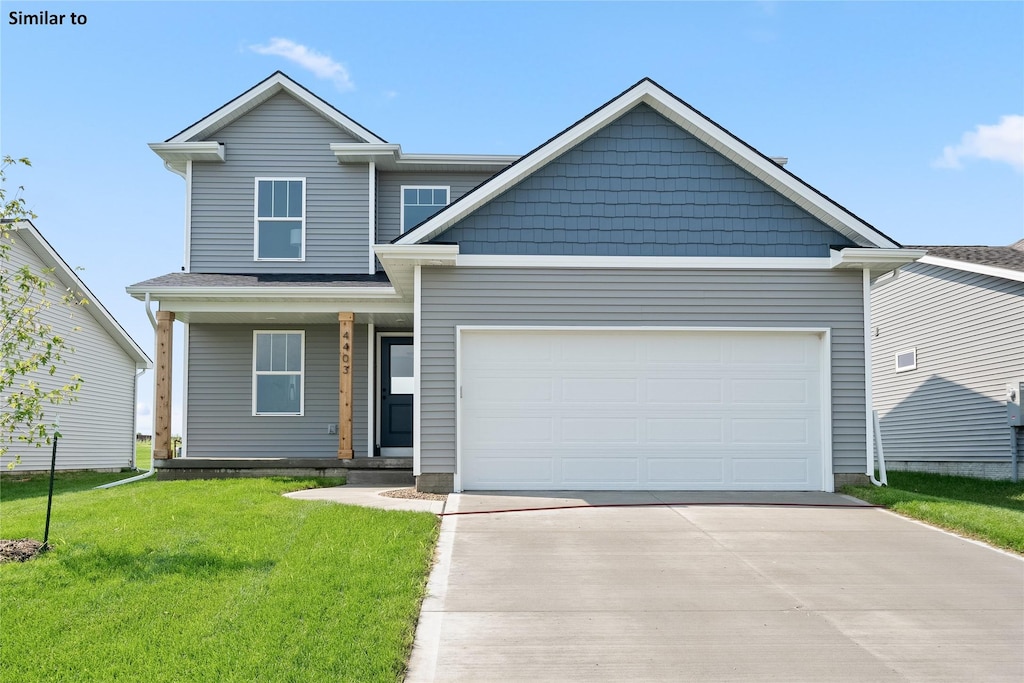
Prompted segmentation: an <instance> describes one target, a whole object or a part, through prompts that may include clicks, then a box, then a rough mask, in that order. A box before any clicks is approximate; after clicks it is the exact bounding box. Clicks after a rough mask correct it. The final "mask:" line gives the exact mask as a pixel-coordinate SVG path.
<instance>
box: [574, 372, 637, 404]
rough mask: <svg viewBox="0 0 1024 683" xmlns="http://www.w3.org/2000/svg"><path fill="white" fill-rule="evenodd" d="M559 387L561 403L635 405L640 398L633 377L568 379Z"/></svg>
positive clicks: (635, 380)
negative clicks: (624, 403)
mask: <svg viewBox="0 0 1024 683" xmlns="http://www.w3.org/2000/svg"><path fill="white" fill-rule="evenodd" d="M560 386H561V389H562V392H561V396H562V401H563V402H577V403H623V402H628V403H636V401H637V400H638V398H639V396H640V388H639V386H638V380H637V379H636V378H635V377H621V378H614V377H612V378H607V377H586V378H583V377H578V378H577V377H569V378H565V379H563V380H562V381H561V382H560Z"/></svg>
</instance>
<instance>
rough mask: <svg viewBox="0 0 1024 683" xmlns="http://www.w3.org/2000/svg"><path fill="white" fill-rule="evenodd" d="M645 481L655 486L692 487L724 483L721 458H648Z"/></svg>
mask: <svg viewBox="0 0 1024 683" xmlns="http://www.w3.org/2000/svg"><path fill="white" fill-rule="evenodd" d="M647 481H648V484H649V485H658V486H656V488H669V489H673V488H678V489H693V488H704V487H706V486H707V485H708V484H724V483H725V463H724V461H723V460H722V459H721V458H679V457H675V458H648V459H647Z"/></svg>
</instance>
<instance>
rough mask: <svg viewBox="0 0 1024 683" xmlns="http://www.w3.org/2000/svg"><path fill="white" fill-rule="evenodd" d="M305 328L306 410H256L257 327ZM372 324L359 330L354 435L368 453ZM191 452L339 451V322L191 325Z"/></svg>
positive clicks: (270, 454) (315, 454) (358, 449)
mask: <svg viewBox="0 0 1024 683" xmlns="http://www.w3.org/2000/svg"><path fill="white" fill-rule="evenodd" d="M256 329H259V330H278V329H280V330H305V333H306V365H305V368H304V384H305V386H304V392H305V414H304V415H302V416H254V415H253V414H252V374H253V368H252V345H253V330H256ZM366 334H367V332H366V326H365V325H356V326H355V329H354V337H355V349H354V352H355V353H354V358H353V372H354V375H353V377H352V422H353V429H352V440H353V447H354V448H353V450H354V451H355V454H356V455H357V456H365V455H366V420H367V416H366V363H367V354H366ZM188 336H189V349H188V396H187V397H186V415H185V419H186V420H187V432H186V433H187V440H188V442H187V444H186V447H187V455H188V457H204V458H231V457H239V458H282V457H297V458H333V457H337V454H338V436H337V435H336V434H328V433H327V426H328V425H331V424H338V326H337V325H309V326H305V327H303V326H301V325H259V326H252V325H207V324H192V325H190V326H189V335H188Z"/></svg>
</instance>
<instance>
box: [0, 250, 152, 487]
mask: <svg viewBox="0 0 1024 683" xmlns="http://www.w3.org/2000/svg"><path fill="white" fill-rule="evenodd" d="M25 265H28V266H29V267H30V268H31V269H32V270H33V271H34V272H36V273H37V274H39V273H42V272H43V270H44V266H43V264H42V262H41V261H40V260H39V258H38V257H37V256H36V255H35V254H34V253H33V252H32V251H31V250H30V249H29V248H28V247H27V246H25V244H24V243H23V242H22V241H21V240H19V239H18V238H17V236H15V244H14V248H13V249H12V251H11V261H10V266H11V267H12V268H21V267H22V266H25ZM64 291H65V286H64V285H63V284H60V283H55V284H54V285H53V287H52V288H51V289H50V291H49V294H48V298H49V299H50V301H52V302H54V303H53V305H52V306H51V307H50V308H49V309H48V310H44V311H43V312H42V313H41V315H40V317H41V319H42V321H43V322H45V323H46V324H49V325H52V326H53V329H54V332H55V333H57V334H60V335H62V336H64V337H65V338H66V339H67V341H68V345H69V346H70V347H72V348H73V349H74V353H68V354H66V355H65V360H66V363H64V364H63V365H58V369H57V373H56V374H55V375H54V376H52V377H51V376H50V375H49V374H48V373H46V372H36V373H33V374H32V376H31V379H32V380H34V381H35V382H36V383H38V384H39V385H40V386H41V387H43V388H44V389H46V390H49V389H53V388H56V387H59V386H63V385H64V384H66V383H67V382H68V381H69V379H70V377H71V376H72V375H74V374H78V375H81V377H82V380H83V381H82V388H81V390H80V391H78V392H77V393H76V394H74V396H75V399H76V400H75V401H73V402H71V403H63V404H60V405H51V404H45V406H44V410H45V416H44V419H45V421H46V422H52V421H53V420H54V418H55V417H59V418H60V433H61V435H62V438H61V439H60V442H59V444H58V448H57V469H60V470H81V469H121V468H126V467H131V466H132V464H133V461H134V454H135V372H136V370H135V361H134V360H133V359H132V358H131V357H130V356H129V355H128V354H127V353H126V352H125V351H124V349H123V348H121V346H120V345H119V344H118V343H117V342H116V341H114V340H113V339H112V338H111V337H110V335H109V334H108V333H107V331H106V330H105V329H104V328H103V327H101V326H100V324H99V323H98V322H97V321H96V320H95V319H94V318H93V317H92V314H91V313H90V312H89V310H88V308H89V307H88V306H85V307H82V308H75V309H68V308H66V307H64V306H62V305H60V304H59V303H57V302H58V301H59V299H60V297H61V296H62V295H63V294H64ZM75 328H79V329H77V330H76V329H75ZM19 383H20V382H19ZM16 455H20V456H21V464H19V465H18V466H17V470H19V471H29V470H44V469H49V468H50V455H51V449H50V448H49V447H48V446H45V445H44V446H43V447H41V448H34V447H27V448H26V447H25V446H24V445H22V444H19V443H18V442H14V443H13V444H11V450H10V451H9V452H8V456H9V457H7V458H5V462H4V464H6V462H8V461H10V460H11V459H13V456H16Z"/></svg>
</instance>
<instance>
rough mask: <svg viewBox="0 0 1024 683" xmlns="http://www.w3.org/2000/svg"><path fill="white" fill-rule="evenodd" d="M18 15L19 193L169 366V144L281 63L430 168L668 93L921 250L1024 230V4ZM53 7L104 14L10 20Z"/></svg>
mask: <svg viewBox="0 0 1024 683" xmlns="http://www.w3.org/2000/svg"><path fill="white" fill-rule="evenodd" d="M0 7H2V16H3V24H2V26H0V150H2V152H3V153H4V154H10V155H13V156H28V157H30V158H31V160H32V162H33V168H32V169H31V170H28V171H21V170H16V171H14V172H11V173H10V174H9V177H10V180H9V182H8V186H9V187H11V186H13V185H18V184H23V185H25V187H26V192H25V196H26V197H27V198H28V200H29V203H30V205H31V206H32V208H33V209H34V211H35V212H36V213H37V214H38V216H39V217H38V219H37V220H36V225H37V227H38V228H39V229H40V230H41V232H42V233H43V234H44V235H45V236H46V238H47V239H48V240H49V241H50V242H51V243H52V244H53V245H54V247H55V248H56V249H57V250H58V251H59V252H60V253H61V254H62V255H63V256H64V258H65V260H67V261H68V262H69V263H70V264H71V265H72V266H79V267H82V268H84V270H83V271H82V272H81V276H82V278H83V279H84V280H85V282H86V283H87V284H88V285H89V287H90V288H91V289H92V290H93V292H94V293H95V295H96V296H97V297H98V298H99V299H100V300H101V301H102V302H103V303H104V304H105V305H106V306H107V308H109V309H110V310H111V312H112V313H113V314H114V315H115V317H117V318H118V319H119V320H120V321H121V323H122V324H123V325H124V327H125V328H126V329H127V330H128V331H129V333H131V334H132V336H133V337H135V339H136V340H137V341H138V342H139V343H140V344H141V345H142V346H143V348H145V349H147V350H148V349H151V348H152V331H151V328H150V326H149V323H148V321H147V319H146V316H145V312H144V309H143V306H142V304H140V303H139V302H136V301H134V300H132V299H130V298H129V297H128V296H127V295H126V294H125V293H124V287H125V286H126V285H128V284H131V283H134V282H137V281H140V280H144V279H147V278H149V277H154V276H156V275H161V274H164V273H168V272H172V271H176V270H178V269H179V268H180V266H181V264H182V248H183V226H184V182H183V181H182V180H181V179H180V178H179V177H177V176H175V175H173V174H171V173H169V172H167V171H166V170H164V168H163V166H162V162H161V161H160V159H159V158H158V157H157V156H156V155H154V154H153V153H152V152H151V151H150V150H149V149H148V148H147V147H146V143H149V142H158V141H162V140H164V139H166V138H168V137H170V136H171V135H173V134H174V133H177V132H178V131H179V130H181V129H183V128H185V127H186V126H188V125H189V124H191V123H193V122H195V121H196V120H198V119H199V118H202V117H203V116H204V115H206V114H207V113H209V112H210V111H212V110H214V109H216V108H217V107H219V106H220V105H222V104H223V103H225V102H226V101H228V100H229V99H231V98H233V97H235V96H236V95H238V94H240V93H241V92H243V91H244V90H246V89H248V88H249V87H251V86H252V85H254V84H255V83H257V82H259V81H260V80H262V79H263V78H265V77H266V76H268V75H269V74H270V73H272V72H273V71H275V70H277V69H281V70H283V71H285V72H286V73H287V74H289V75H290V76H291V77H292V78H294V79H296V80H297V81H299V82H300V83H302V84H304V85H305V86H307V87H308V88H310V89H311V90H313V91H314V92H316V93H317V94H319V95H320V96H321V97H323V98H325V99H326V100H328V101H329V102H331V103H332V104H334V105H335V106H337V107H338V108H339V109H341V110H342V111H344V112H345V113H346V114H348V115H349V116H350V117H352V118H354V119H356V120H357V121H359V122H360V123H361V124H362V125H364V126H366V127H367V128H369V129H370V130H372V131H373V132H375V133H376V134H378V135H379V136H381V137H383V138H385V139H386V140H388V141H389V142H397V143H400V144H402V146H403V148H404V149H405V150H406V151H407V152H449V153H455V152H463V153H500V154H514V153H522V152H526V151H529V150H530V149H532V148H533V147H535V146H537V145H538V144H539V143H541V142H543V141H544V140H546V139H548V138H549V137H550V136H552V135H553V134H555V133H557V132H558V131H560V130H562V129H563V128H565V127H566V126H568V125H569V124H571V123H573V122H574V121H576V120H577V119H579V118H580V117H582V116H583V115H585V114H587V113H588V112H590V111H591V110H593V109H594V108H596V107H598V106H600V105H601V104H603V103H604V102H605V101H607V100H609V99H611V98H612V97H613V96H615V95H617V94H618V93H619V92H621V91H622V90H624V89H626V88H627V87H629V86H630V85H632V84H633V83H635V82H636V81H638V80H640V79H641V78H642V77H644V76H649V77H651V78H654V79H655V80H656V81H658V82H659V83H660V84H661V85H663V86H664V87H666V88H667V89H669V90H670V91H672V92H674V93H675V94H676V95H678V96H679V97H681V98H682V99H684V100H686V101H687V102H688V103H689V104H690V105H692V106H693V107H695V108H697V109H699V110H700V111H702V112H703V113H704V114H706V115H707V116H709V117H711V118H712V119H714V120H715V121H717V122H718V123H719V124H721V125H723V126H724V127H726V128H727V129H729V130H730V131H731V132H733V133H734V134H736V135H737V136H739V137H740V138H742V139H743V140H745V141H746V142H748V143H749V144H751V145H753V146H754V147H756V148H757V149H759V150H761V151H762V152H764V153H765V154H769V155H773V156H788V157H789V159H790V163H789V165H788V166H787V168H789V169H790V170H791V171H792V172H794V173H796V174H797V175H798V176H800V177H801V178H803V179H804V180H805V181H807V182H808V183H810V184H811V185H813V186H814V187H816V188H818V189H819V190H821V191H823V192H824V193H825V194H827V195H829V196H830V197H832V198H833V199H835V200H837V201H838V202H839V203H841V204H843V205H844V206H846V207H847V208H849V209H850V210H852V211H853V212H854V213H856V214H858V215H859V216H861V217H862V218H864V219H865V220H867V221H868V222H869V223H871V224H873V225H874V226H875V227H877V228H879V229H880V230H882V231H883V232H885V233H886V234H888V235H890V236H891V237H893V238H894V239H896V240H898V241H900V242H902V243H904V244H1009V243H1011V242H1013V241H1015V240H1018V239H1020V238H1022V237H1024V173H1022V165H1024V139H1022V135H1024V133H1022V131H1024V118H1022V116H1024V3H1019V2H1012V3H1009V2H1008V3H983V2H972V3H927V2H915V3H878V2H875V3H842V2H834V3H786V2H780V3H740V2H735V3H669V2H663V3H611V2H608V3H584V2H574V3H468V2H466V3H427V2H422V3H367V4H363V3H340V2H314V3H284V2H260V3H248V2H219V3H213V2H201V3H187V2H102V3H89V2H77V3H39V2H14V1H8V0H4V2H2V3H0ZM44 10H45V11H49V12H50V13H51V14H57V13H66V14H70V13H71V12H77V13H80V14H82V13H84V14H85V15H86V17H87V21H86V23H85V25H77V26H72V25H70V22H69V20H67V19H66V20H65V23H64V25H62V26H25V25H10V24H9V23H8V21H9V13H10V12H23V13H36V12H40V11H44ZM275 39H276V40H275ZM179 347H180V345H179ZM179 352H180V348H179ZM151 355H152V354H151ZM176 365H177V368H179V369H180V367H181V363H180V358H179V361H178V362H177V363H176ZM180 385H181V383H180V381H178V382H177V387H180ZM151 391H152V389H151V384H150V381H149V374H148V373H147V375H146V376H145V378H144V380H143V381H142V382H140V399H139V400H140V404H141V412H142V413H143V414H142V416H141V417H140V428H141V429H143V430H144V431H148V428H149V417H148V410H149V404H150V402H151V399H150V396H151ZM176 404H177V405H176V409H175V410H176V413H177V414H176V417H175V429H176V430H177V429H179V428H180V397H179V398H178V399H177V400H176Z"/></svg>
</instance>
